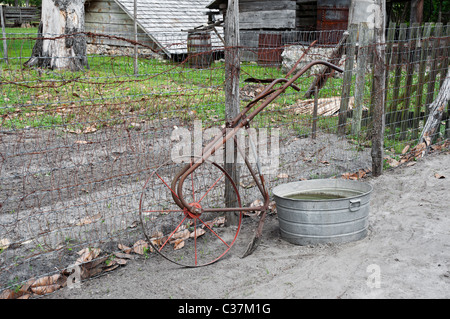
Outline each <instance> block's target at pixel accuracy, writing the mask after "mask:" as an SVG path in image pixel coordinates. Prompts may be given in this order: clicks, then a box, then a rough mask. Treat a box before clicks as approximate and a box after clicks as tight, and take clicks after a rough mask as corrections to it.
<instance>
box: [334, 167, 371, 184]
mask: <svg viewBox="0 0 450 319" xmlns="http://www.w3.org/2000/svg"><path fill="white" fill-rule="evenodd" d="M371 171H372V170H371V169H370V168H366V169H359V170H358V171H357V172H354V173H344V174H342V176H341V177H342V178H343V179H349V180H353V181H357V180H359V179H362V178H364V177H366V175H367V174H368V173H370V172H371Z"/></svg>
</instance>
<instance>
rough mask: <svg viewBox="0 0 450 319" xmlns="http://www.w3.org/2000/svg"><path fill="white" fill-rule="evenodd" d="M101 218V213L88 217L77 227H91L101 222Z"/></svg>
mask: <svg viewBox="0 0 450 319" xmlns="http://www.w3.org/2000/svg"><path fill="white" fill-rule="evenodd" d="M101 217H102V214H101V213H98V214H96V215H94V216H88V217H85V218H83V219H81V220H80V221H79V222H78V223H77V224H76V225H77V226H83V225H89V224H92V223H93V222H95V221H97V220H99V219H100V218H101Z"/></svg>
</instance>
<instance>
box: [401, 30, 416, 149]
mask: <svg viewBox="0 0 450 319" xmlns="http://www.w3.org/2000/svg"><path fill="white" fill-rule="evenodd" d="M418 29H419V24H418V23H414V24H413V26H412V28H410V34H409V39H408V46H407V48H408V53H407V58H408V60H407V64H406V84H405V101H404V105H403V109H402V114H401V123H400V128H401V129H400V140H404V139H406V133H407V130H408V122H409V104H410V101H411V91H412V83H413V75H414V65H415V54H416V46H417V41H416V40H417V30H418Z"/></svg>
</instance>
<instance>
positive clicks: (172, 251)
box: [139, 160, 242, 267]
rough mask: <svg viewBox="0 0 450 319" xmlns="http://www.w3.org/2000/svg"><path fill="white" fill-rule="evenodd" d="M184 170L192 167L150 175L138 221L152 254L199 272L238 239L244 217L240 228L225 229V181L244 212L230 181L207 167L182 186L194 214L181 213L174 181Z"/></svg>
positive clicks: (166, 167)
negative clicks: (155, 253)
mask: <svg viewBox="0 0 450 319" xmlns="http://www.w3.org/2000/svg"><path fill="white" fill-rule="evenodd" d="M186 165H192V163H191V164H189V163H188V164H187V163H179V164H177V163H174V161H172V160H170V161H168V162H166V163H164V164H162V165H161V166H160V167H158V168H157V169H156V170H155V171H153V172H152V173H151V175H150V177H149V178H148V179H147V180H146V182H145V185H144V187H143V190H142V193H141V197H140V201H139V216H140V220H141V225H142V229H143V232H144V235H145V237H146V239H147V241H148V243H149V244H150V247H151V249H150V250H152V251H156V252H157V253H159V254H160V255H161V256H163V257H164V258H166V259H167V260H169V261H171V262H173V263H175V264H177V265H180V266H185V267H199V266H205V265H209V264H211V263H214V262H216V261H217V260H219V259H220V258H222V257H223V256H224V255H225V254H226V253H227V252H228V251H229V250H230V249H231V247H232V246H233V244H234V243H235V241H236V238H237V236H238V234H239V230H240V227H241V221H242V212H239V224H238V226H225V224H226V223H225V222H226V220H225V218H226V217H225V215H226V214H225V210H223V208H225V195H224V189H225V181H226V180H229V181H230V183H231V185H232V188H233V190H234V192H235V194H236V197H237V199H238V203H239V206H238V207H242V206H241V201H240V197H239V193H238V190H237V187H236V184H235V183H234V181H233V180H232V178H231V177H230V176H229V175H228V174H227V173H226V172H225V170H224V169H223V168H222V167H221V166H219V165H218V164H216V163H214V162H209V161H205V162H204V163H203V164H202V165H200V167H198V168H197V169H196V170H195V171H194V172H193V173H192V174H191V175H189V176H188V177H187V178H186V180H185V182H184V184H183V192H182V194H183V197H184V199H185V200H186V201H187V202H188V203H189V205H190V206H191V207H194V208H195V210H189V209H187V208H180V207H179V206H178V205H177V204H176V202H175V200H174V199H173V197H175V199H177V198H179V197H178V194H177V187H173V186H174V185H172V181H173V180H174V178H175V177H177V176H179V175H178V174H179V172H180V170H182V169H183V168H184V167H186ZM177 185H178V184H177ZM192 211H194V212H192Z"/></svg>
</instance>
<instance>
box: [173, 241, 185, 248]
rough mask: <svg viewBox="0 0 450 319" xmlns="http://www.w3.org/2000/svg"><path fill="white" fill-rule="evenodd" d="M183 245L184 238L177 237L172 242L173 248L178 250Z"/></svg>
mask: <svg viewBox="0 0 450 319" xmlns="http://www.w3.org/2000/svg"><path fill="white" fill-rule="evenodd" d="M183 247H184V239H177V240H176V241H175V242H174V246H173V250H178V249H181V248H183Z"/></svg>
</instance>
